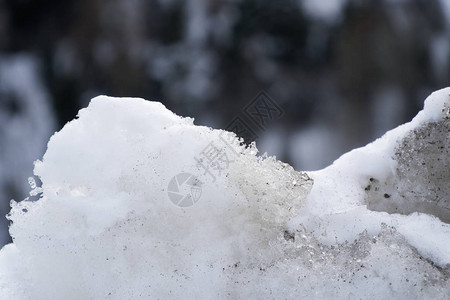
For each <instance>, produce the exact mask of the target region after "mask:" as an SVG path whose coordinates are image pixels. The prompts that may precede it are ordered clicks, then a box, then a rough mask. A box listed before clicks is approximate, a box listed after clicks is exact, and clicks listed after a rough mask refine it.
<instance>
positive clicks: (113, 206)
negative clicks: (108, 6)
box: [0, 89, 450, 299]
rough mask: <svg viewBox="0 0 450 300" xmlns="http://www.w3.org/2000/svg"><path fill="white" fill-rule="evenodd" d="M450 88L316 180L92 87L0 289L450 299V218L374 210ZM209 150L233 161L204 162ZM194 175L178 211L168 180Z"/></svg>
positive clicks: (53, 159) (28, 210)
mask: <svg viewBox="0 0 450 300" xmlns="http://www.w3.org/2000/svg"><path fill="white" fill-rule="evenodd" d="M449 94H450V89H445V90H441V91H439V92H436V93H434V94H432V95H431V96H430V97H429V98H428V99H427V100H426V102H425V107H424V110H423V111H422V112H421V113H420V114H419V115H418V116H417V117H416V118H415V119H414V120H413V121H412V122H411V123H408V124H405V125H402V126H400V127H398V128H397V129H395V130H392V131H390V132H388V133H387V134H386V135H385V136H383V137H382V138H380V139H379V140H377V141H375V142H374V143H372V144H369V145H368V146H366V147H364V148H361V149H356V150H354V151H352V152H350V153H348V154H346V155H344V156H342V157H341V158H340V159H338V160H337V161H336V162H335V163H334V164H333V165H332V166H330V167H328V168H326V169H324V170H322V171H317V172H311V173H310V174H309V175H310V176H311V177H312V178H313V179H314V183H313V180H312V179H311V178H310V177H309V176H308V175H307V174H306V173H302V172H297V171H295V170H293V168H292V167H290V166H289V165H287V164H284V163H282V162H279V161H277V160H276V159H275V158H274V157H267V156H257V155H256V153H257V149H256V147H255V146H254V145H252V146H251V147H249V148H245V147H244V146H242V145H240V144H241V143H240V141H239V140H237V139H236V138H235V136H234V135H233V134H231V133H227V132H225V131H222V130H213V129H211V128H207V127H201V126H195V125H194V124H193V120H192V119H190V118H181V117H178V116H176V115H174V114H173V113H171V112H170V111H168V110H167V109H166V108H165V107H164V106H163V105H161V104H160V103H157V102H149V101H145V100H142V99H136V98H109V97H105V96H100V97H97V98H94V99H93V100H92V101H91V103H90V105H89V106H88V107H87V108H85V109H82V110H81V111H80V112H79V117H78V118H77V119H75V120H73V121H72V122H70V123H68V124H66V126H64V128H63V129H62V130H61V131H60V132H58V133H56V134H55V135H54V136H53V137H52V138H51V139H50V141H49V144H48V150H47V152H46V153H45V155H44V157H43V160H42V161H37V162H36V164H35V175H36V176H38V177H39V178H40V179H41V181H42V183H43V184H42V190H43V194H42V198H41V199H40V200H38V201H27V200H25V201H21V202H12V203H11V206H12V210H11V213H10V215H9V216H8V217H9V219H10V220H11V221H12V225H11V226H10V234H11V236H12V237H13V241H14V242H13V244H9V245H7V246H5V247H3V249H2V250H1V251H0V298H1V299H31V298H32V299H85V298H89V299H91V298H94V299H103V298H108V299H129V298H151V299H157V298H162V299H167V298H173V299H180V298H183V299H194V298H195V299H216V298H219V299H221V298H222V299H223V298H231V299H239V298H241V299H247V298H253V299H264V298H266V299H271V298H277V299H278V298H280V299H298V298H314V299H330V298H333V299H353V298H355V299H357V298H364V299H380V298H388V299H389V298H396V299H423V298H433V299H447V298H448V295H449V293H450V283H449V272H450V270H449V263H450V254H449V251H448V249H450V226H449V225H448V224H447V223H444V222H442V221H440V220H439V219H438V218H437V217H435V216H433V215H431V214H424V213H413V214H410V215H400V214H389V213H387V212H383V211H374V210H369V209H368V205H367V201H368V200H367V199H371V198H370V197H375V196H376V194H373V195H372V194H370V193H368V192H367V184H368V182H371V181H370V179H371V178H372V179H374V178H376V180H377V181H379V182H380V183H384V182H387V181H386V180H387V179H388V178H390V176H391V177H392V176H394V177H395V172H396V170H397V168H398V166H399V164H400V163H399V162H397V161H396V156H395V152H396V151H397V150H396V149H398V146H399V145H401V144H402V142H404V141H405V139H406V138H407V137H408V136H409V134H411V132H412V131H413V130H415V129H420V128H423V126H426V124H430V122H438V123H439V122H444V121H445V120H447V118H448V117H449V116H448V114H449V112H448V110H446V109H444V108H445V107H448V106H449V103H450V96H449ZM224 141H226V142H224ZM211 145H215V146H216V147H215V148H211ZM206 149H219V153H220V155H223V154H226V157H227V158H228V159H229V160H227V165H226V166H227V167H226V168H223V169H221V172H219V173H218V172H215V173H208V172H206V171H205V169H203V168H202V167H201V165H200V164H199V163H198V162H201V163H206V161H207V158H206V156H205V157H202V154H205V153H206V152H208V151H206ZM209 153H210V152H209ZM444 157H445V156H444ZM199 158H200V159H199ZM446 159H448V155H447V157H446ZM445 163H447V166H448V160H447V161H445V162H444V164H443V165H444V167H445V166H446V165H445ZM216 166H217V165H216ZM208 170H209V171H211V170H212V169H208ZM215 171H217V170H215ZM185 173H189V174H192V175H193V176H196V180H195V184H192V186H191V190H190V194H189V190H187V193H188V194H189V195H190V196H191V199H195V201H194V202H195V203H194V204H193V205H191V206H188V207H180V206H177V205H175V204H174V203H172V201H171V200H170V199H169V195H170V193H168V192H169V191H168V190H169V189H172V190H173V186H172V185H171V184H169V183H170V182H173V181H172V180H173V178H180V177H178V176H177V175H178V174H185ZM211 175H214V176H211ZM413 179H414V178H411V180H413ZM437 180H438V179H437ZM438 181H439V180H438ZM399 183H402V182H399ZM439 183H440V182H438V183H437V184H439ZM199 187H200V193H198V192H199ZM194 188H195V191H196V192H197V193H196V194H194V193H193V189H194ZM311 188H312V189H311ZM180 193H182V190H180ZM369 196H370V197H369ZM444 203H445V201H444Z"/></svg>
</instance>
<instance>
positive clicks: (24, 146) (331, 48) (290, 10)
mask: <svg viewBox="0 0 450 300" xmlns="http://www.w3.org/2000/svg"><path fill="white" fill-rule="evenodd" d="M449 28H450V0H374V1H363V0H358V1H356V0H355V1H353V0H323V1H318V0H295V1H294V0H292V1H290V0H285V1H274V0H248V1H244V0H242V1H239V0H233V1H225V0H192V1H189V2H188V1H179V0H166V1H163V0H147V1H144V0H76V1H75V0H65V1H60V0H0V215H2V216H3V215H5V214H6V213H7V212H8V210H9V200H10V199H16V200H21V199H23V198H25V197H26V196H27V193H28V191H29V186H28V183H27V178H28V177H29V176H30V175H32V169H33V161H34V160H36V159H39V158H41V157H42V155H43V153H44V152H45V149H46V143H47V141H48V139H49V137H50V136H51V135H52V134H53V132H54V131H56V130H59V129H60V128H61V127H62V126H63V125H64V124H65V123H66V122H68V121H70V120H72V119H73V118H74V117H75V116H76V114H77V111H78V110H79V109H80V108H82V107H85V106H87V105H88V103H89V100H90V99H91V98H92V97H94V96H96V95H98V94H107V95H112V96H137V97H142V98H146V99H149V100H157V101H161V102H162V103H164V104H165V105H166V106H167V107H168V108H169V109H171V110H172V111H174V112H175V113H177V114H179V115H182V116H191V117H194V118H195V119H196V124H201V125H208V126H212V127H214V128H224V127H225V126H226V125H227V124H228V122H230V121H231V120H232V119H233V117H234V116H236V115H239V114H240V113H241V111H242V109H243V107H244V106H245V105H246V104H247V103H248V102H250V101H251V100H252V99H253V98H254V97H255V96H256V95H257V93H258V92H259V91H261V90H265V91H266V92H267V93H268V95H270V97H271V98H272V99H273V100H274V101H275V102H276V103H278V105H280V106H281V107H282V108H283V109H284V111H285V112H286V113H285V115H284V116H283V117H282V118H281V119H279V120H276V121H275V122H271V123H270V126H268V127H267V128H266V129H265V131H263V132H261V134H260V137H259V138H258V140H257V145H258V148H259V149H260V150H261V151H262V152H265V151H267V152H268V153H269V154H272V155H276V156H277V157H278V158H279V159H281V160H283V161H286V162H289V163H291V164H292V165H294V166H295V167H296V168H297V169H302V170H315V169H320V168H323V167H325V166H327V165H329V164H330V163H332V161H333V160H335V159H336V158H338V157H339V156H340V155H341V154H342V153H344V152H346V151H348V150H350V149H352V148H355V147H359V146H362V145H365V144H366V143H368V142H370V141H372V140H373V139H375V138H377V137H379V136H381V135H382V134H383V133H384V132H385V131H386V130H388V129H390V128H393V127H395V126H396V125H398V124H401V123H404V122H406V121H408V120H410V119H411V118H412V117H413V116H414V115H415V114H416V113H417V112H418V111H419V110H420V109H421V107H422V104H423V100H424V98H425V97H426V96H427V95H428V94H429V93H430V92H432V91H433V90H436V89H439V88H442V87H444V86H447V85H448V83H449V76H450V66H449V60H450V30H449ZM7 224H8V221H7V220H6V219H4V218H2V221H1V223H0V225H1V227H0V245H1V244H3V243H5V242H7V241H8V240H9V237H8V235H7V234H6V230H7Z"/></svg>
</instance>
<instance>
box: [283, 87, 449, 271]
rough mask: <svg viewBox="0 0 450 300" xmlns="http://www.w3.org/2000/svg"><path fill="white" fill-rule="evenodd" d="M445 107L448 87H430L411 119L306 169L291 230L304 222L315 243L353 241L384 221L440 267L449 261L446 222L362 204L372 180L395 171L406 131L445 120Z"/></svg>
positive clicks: (446, 163)
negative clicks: (308, 182)
mask: <svg viewBox="0 0 450 300" xmlns="http://www.w3.org/2000/svg"><path fill="white" fill-rule="evenodd" d="M448 107H450V88H446V89H442V90H440V91H437V92H434V93H433V94H431V95H430V96H429V97H428V98H427V99H426V100H425V105H424V109H423V110H422V111H421V112H420V113H419V114H418V115H417V116H416V117H415V118H414V119H413V120H412V121H411V122H410V123H407V124H404V125H401V126H399V127H398V128H396V129H394V130H391V131H389V132H387V133H386V134H385V135H384V136H383V137H381V138H380V139H378V140H376V141H375V142H373V143H371V144H369V145H367V146H365V147H363V148H359V149H355V150H353V151H351V152H349V153H347V154H344V155H343V156H342V157H340V158H339V159H338V160H336V161H335V162H334V163H333V164H332V165H331V166H330V167H328V168H326V169H324V170H321V171H317V172H310V173H309V175H310V176H311V177H312V178H313V179H314V181H315V184H314V187H313V189H312V191H311V193H310V194H309V195H308V197H307V201H306V204H305V207H304V208H303V209H302V211H301V213H300V214H299V215H298V216H297V217H296V218H295V220H293V221H292V222H291V224H290V225H291V230H295V229H296V228H298V227H299V226H304V227H305V228H306V230H309V231H311V232H313V233H314V236H315V237H316V238H317V239H318V240H319V241H320V242H322V243H324V244H326V245H332V244H334V243H336V242H338V243H343V242H345V241H353V240H354V239H356V238H357V237H358V234H360V233H361V232H363V231H367V232H368V233H369V234H370V235H376V234H378V233H379V232H380V230H381V228H380V226H379V224H380V223H384V224H387V225H389V226H393V227H395V228H396V229H397V230H398V232H399V233H400V234H402V235H403V236H404V237H405V238H406V239H407V241H408V242H409V243H410V245H411V246H413V247H415V248H416V249H417V250H418V251H419V252H420V254H421V255H423V256H424V257H426V258H428V259H430V260H431V261H433V262H434V263H436V264H438V265H440V266H442V267H445V266H447V265H449V264H450V251H449V249H450V225H449V224H447V223H444V222H442V221H441V220H440V219H438V218H437V217H435V216H433V215H429V214H427V215H425V214H421V213H412V214H409V215H400V214H387V213H382V212H381V213H380V212H373V211H371V210H369V209H368V208H367V203H366V201H365V199H366V192H365V190H366V188H367V187H368V184H370V181H371V180H372V181H373V180H375V179H376V181H381V182H385V181H387V180H388V179H389V178H392V177H396V176H398V170H397V167H398V161H397V159H396V155H395V154H396V153H395V152H396V148H397V147H398V146H399V145H400V144H401V142H402V140H403V139H404V138H405V137H407V135H408V134H409V133H410V132H412V131H414V130H415V129H418V128H421V127H423V126H426V125H427V124H430V123H436V122H442V121H443V120H444V119H445V120H446V121H447V122H448V118H449V111H448ZM443 134H444V135H443V137H442V138H443V142H444V144H445V149H444V150H445V152H444V156H443V161H442V164H441V168H442V172H443V173H444V174H446V178H443V179H442V182H441V185H442V188H448V176H449V173H450V171H449V168H448V167H449V165H450V163H449V160H450V157H449V151H450V144H449V143H450V132H449V131H448V129H447V130H446V131H445V132H444V133H443ZM413 138H414V137H413ZM426 142H427V141H426V140H417V141H416V143H426ZM413 159H414V157H413ZM435 171H438V170H435ZM428 172H433V170H428ZM422 175H423V176H428V174H422ZM407 180H409V181H411V182H412V184H415V183H416V182H418V181H419V178H418V177H415V178H414V177H411V178H407ZM430 186H431V184H430ZM423 188H425V189H426V188H427V187H423ZM389 197H390V195H389ZM442 197H445V198H446V199H442V200H443V201H442V202H446V203H448V202H449V199H448V194H447V195H443V196H442ZM426 200H427V199H424V201H426ZM406 201H412V199H407V200H406ZM405 205H407V204H405ZM440 209H441V210H443V211H447V214H448V211H449V210H450V207H449V206H448V205H444V206H442V207H441V208H440Z"/></svg>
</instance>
